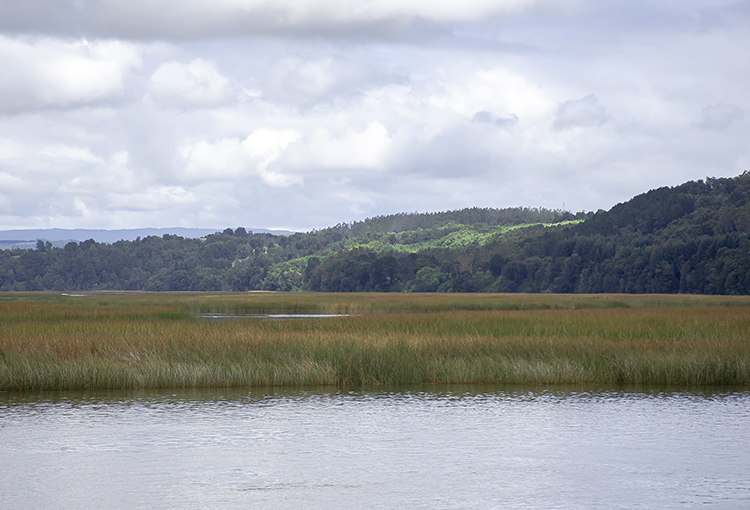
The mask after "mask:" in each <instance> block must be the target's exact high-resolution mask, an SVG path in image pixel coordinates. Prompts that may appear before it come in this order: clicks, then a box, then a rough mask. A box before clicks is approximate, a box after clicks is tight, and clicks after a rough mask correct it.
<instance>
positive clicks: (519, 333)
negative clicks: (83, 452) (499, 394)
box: [0, 293, 750, 391]
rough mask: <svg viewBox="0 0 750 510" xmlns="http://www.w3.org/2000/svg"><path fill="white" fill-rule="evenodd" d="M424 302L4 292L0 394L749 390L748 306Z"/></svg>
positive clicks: (540, 299)
mask: <svg viewBox="0 0 750 510" xmlns="http://www.w3.org/2000/svg"><path fill="white" fill-rule="evenodd" d="M434 296H435V295H408V294H407V295H403V294H402V295H396V296H393V295H383V294H375V295H373V294H368V295H340V294H337V295H328V294H117V295H109V294H93V295H89V296H82V297H71V296H60V295H55V294H41V293H40V294H31V293H30V294H7V295H2V296H0V390H3V391H27V390H62V389H129V388H156V387H228V386H254V387H268V386H321V385H327V386H328V385H330V386H378V385H399V384H430V383H435V384H458V383H461V384H464V383H472V384H479V383H482V384H487V383H489V384H540V385H554V384H591V383H600V384H607V385H612V384H615V385H616V384H623V385H629V386H632V385H653V384H658V385H674V386H684V387H701V386H735V387H737V386H748V385H750V333H748V332H750V299H748V298H728V297H711V298H709V297H706V296H620V295H617V296H613V295H603V296H539V295H528V296H527V295H447V296H437V297H434ZM613 303H614V305H613ZM205 313H235V314H239V315H247V314H254V313H349V314H351V315H349V316H345V317H326V318H315V319H309V320H284V321H272V320H263V319H237V320H225V321H208V320H205V319H201V318H199V317H198V315H200V314H205Z"/></svg>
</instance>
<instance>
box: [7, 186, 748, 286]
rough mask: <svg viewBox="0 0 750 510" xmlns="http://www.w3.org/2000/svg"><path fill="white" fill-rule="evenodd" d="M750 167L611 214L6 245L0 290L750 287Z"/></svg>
mask: <svg viewBox="0 0 750 510" xmlns="http://www.w3.org/2000/svg"><path fill="white" fill-rule="evenodd" d="M749 235H750V174H748V173H747V172H745V173H743V174H742V175H740V176H738V177H735V178H733V179H714V178H707V179H706V180H705V181H702V180H701V181H696V182H687V183H685V184H682V185H680V186H676V187H672V188H659V189H656V190H652V191H649V192H648V193H644V194H642V195H638V196H636V197H635V198H633V199H632V200H630V201H628V202H625V203H622V204H618V205H616V206H614V207H613V208H612V209H610V210H609V211H606V212H605V211H598V212H596V213H578V214H576V215H573V214H570V213H567V212H560V211H550V210H545V209H529V208H511V209H479V208H473V209H463V210H460V211H449V212H440V213H431V214H417V213H409V214H406V213H405V214H397V215H390V216H382V217H377V218H368V219H366V220H364V221H360V222H354V223H344V224H339V225H336V226H333V227H330V228H327V229H323V230H317V231H312V232H307V233H297V234H293V235H288V236H280V235H272V234H252V233H248V232H246V231H245V229H244V228H238V229H236V230H232V229H226V230H225V231H224V232H217V233H216V234H213V235H209V236H207V237H205V238H201V239H186V238H182V237H179V236H170V235H164V236H162V237H154V236H151V237H146V238H143V239H137V240H135V241H132V242H131V241H120V242H117V243H114V244H104V243H97V242H94V241H93V240H89V241H85V242H82V243H69V244H67V245H66V246H65V247H64V248H52V247H51V246H50V245H45V244H44V243H43V242H39V243H38V244H37V247H36V249H34V250H3V251H0V290H4V291H28V290H59V291H64V290H67V291H83V290H155V291H168V290H170V291H174V290H193V291H202V290H210V291H219V290H226V291H247V290H278V291H295V290H309V291H325V292H361V291H389V292H390V291H401V292H532V293H538V292H554V293H603V292H604V293H694V294H750V239H748V236H749Z"/></svg>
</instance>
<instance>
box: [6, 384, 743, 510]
mask: <svg viewBox="0 0 750 510" xmlns="http://www.w3.org/2000/svg"><path fill="white" fill-rule="evenodd" d="M0 507H2V508H3V509H8V510H10V509H24V510H29V509H47V510H48V509H71V508H75V509H101V508H107V509H129V510H130V509H138V508H149V509H173V508H174V509H240V508H242V509H246V508H249V509H255V508H257V509H299V508H306V509H358V508H362V509H370V508H372V509H380V508H383V509H396V508H399V509H401V508H407V509H492V508H498V509H506V508H510V509H527V508H528V509H532V508H533V509H537V508H538V509H607V510H611V509H631V508H643V509H670V508H694V507H701V508H711V509H741V508H750V392H721V391H715V392H673V391H664V390H661V391H659V390H652V391H632V392H630V391H621V390H594V389H580V388H578V389H566V390H559V389H557V390H556V389H548V390H544V389H523V388H491V387H476V386H474V387H457V386H452V387H450V388H441V387H429V388H425V387H421V388H405V389H403V388H402V389H399V390H393V391H352V392H348V391H336V390H311V391H301V390H295V391H266V392H263V391H258V390H253V391H250V390H247V389H245V390H238V389H232V390H208V391H203V390H200V391H177V392H176V391H144V392H87V393H83V392H81V393H73V392H68V393H55V394H51V393H45V394H35V395H30V394H15V393H0Z"/></svg>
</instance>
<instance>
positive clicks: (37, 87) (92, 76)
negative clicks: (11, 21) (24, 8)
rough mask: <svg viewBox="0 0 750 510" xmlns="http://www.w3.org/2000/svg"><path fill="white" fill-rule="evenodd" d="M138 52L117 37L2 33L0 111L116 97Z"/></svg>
mask: <svg viewBox="0 0 750 510" xmlns="http://www.w3.org/2000/svg"><path fill="white" fill-rule="evenodd" d="M140 64H141V57H140V52H139V51H138V49H137V48H136V47H134V46H132V45H130V44H127V43H123V42H118V41H96V42H89V41H86V40H78V41H73V42H70V41H61V40H56V39H48V38H45V39H32V40H27V39H19V38H9V37H3V36H0V69H2V70H3V79H2V80H0V111H3V112H9V113H15V112H20V111H24V110H26V109H37V108H45V107H56V108H71V107H80V106H85V105H90V104H96V103H99V102H102V101H109V100H113V99H117V98H119V97H120V96H122V95H123V93H124V91H125V82H126V79H127V77H128V75H129V74H130V73H132V72H133V70H134V69H136V68H137V67H138V66H139V65H140Z"/></svg>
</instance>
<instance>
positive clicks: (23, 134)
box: [0, 0, 750, 231]
mask: <svg viewBox="0 0 750 510" xmlns="http://www.w3.org/2000/svg"><path fill="white" fill-rule="evenodd" d="M748 50H750V1H747V0H745V1H742V0H630V1H627V2H623V1H621V0H462V1H460V2H458V1H451V2H448V1H441V0H324V1H320V0H210V1H208V0H0V230H8V229H21V228H96V229H123V228H144V227H177V226H179V227H202V228H207V227H208V228H221V229H223V228H225V227H231V228H236V227H239V226H243V227H248V228H253V227H254V228H269V229H286V230H295V231H309V230H311V229H319V228H325V227H327V226H332V225H336V224H339V223H343V222H351V221H357V220H362V219H364V218H367V217H374V216H378V215H385V214H393V213H401V212H432V211H446V210H455V209H461V208H464V207H493V208H505V207H519V206H523V207H544V208H548V209H565V210H569V211H572V212H577V211H596V210H598V209H604V210H608V209H609V208H611V207H612V206H614V205H615V204H617V203H619V202H624V201H627V200H629V199H630V198H632V197H633V196H635V195H637V194H640V193H643V192H645V191H648V190H649V189H653V188H657V187H661V186H676V185H679V184H681V183H683V182H685V181H689V180H697V179H703V178H706V177H734V176H736V175H739V174H740V173H742V172H743V171H745V170H750V87H749V85H748V84H750V58H749V57H748Z"/></svg>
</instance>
